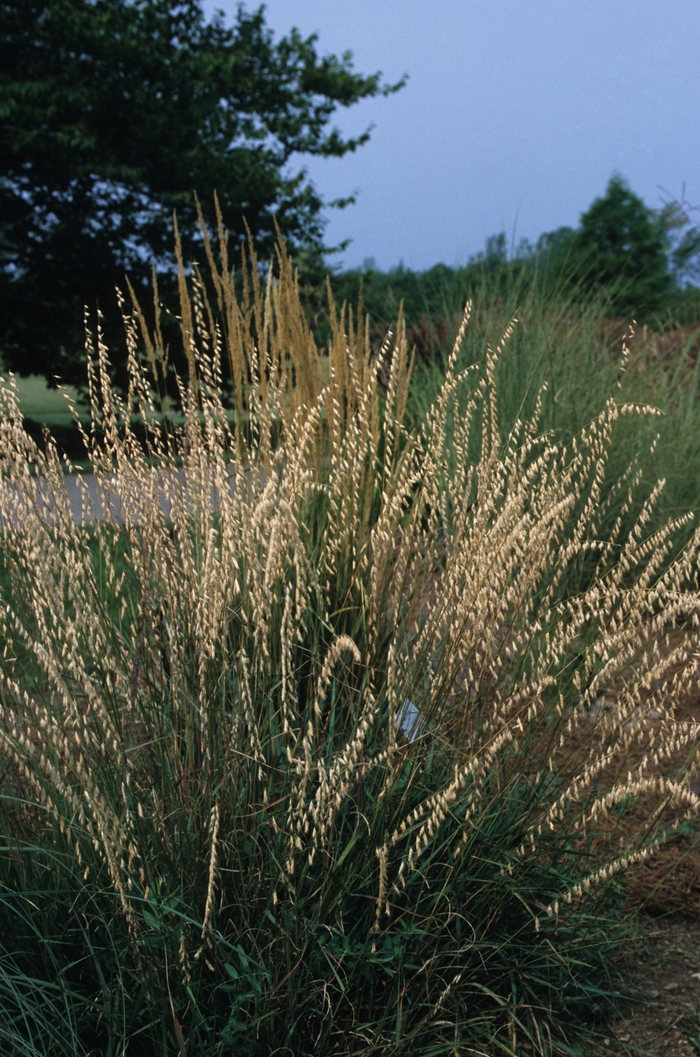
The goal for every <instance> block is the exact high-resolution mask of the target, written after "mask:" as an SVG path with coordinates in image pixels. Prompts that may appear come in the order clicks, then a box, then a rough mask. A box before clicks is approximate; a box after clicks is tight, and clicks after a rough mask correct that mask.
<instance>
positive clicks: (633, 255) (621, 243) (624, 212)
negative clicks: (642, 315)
mask: <svg viewBox="0 0 700 1057" xmlns="http://www.w3.org/2000/svg"><path fill="white" fill-rule="evenodd" d="M575 238H576V245H575V248H576V251H577V252H578V255H579V256H580V262H581V267H582V268H583V270H584V278H585V280H586V284H587V285H590V286H595V287H607V288H608V290H609V291H610V292H611V295H612V297H613V300H614V302H615V307H616V309H617V310H618V311H619V312H621V313H622V314H627V313H631V312H636V311H639V310H642V311H654V310H655V309H660V308H662V307H663V305H664V303H665V301H666V300H667V298H668V294H669V291H670V288H671V274H670V271H669V260H668V249H669V247H668V242H667V238H666V233H665V231H664V228H663V225H662V224H661V223H660V222H659V218H658V216H657V215H656V214H655V213H654V212H653V211H652V210H651V209H649V208H648V206H646V205H645V204H644V202H643V200H642V199H641V198H640V197H639V196H638V195H636V194H634V192H633V191H632V190H630V188H629V186H628V185H627V183H626V181H625V180H624V179H623V178H622V177H621V176H617V175H616V176H613V177H611V179H610V182H609V183H608V186H607V189H606V192H605V194H604V195H602V196H601V197H600V198H596V199H595V200H594V202H593V203H592V205H591V206H590V208H589V209H588V210H587V211H586V212H585V213H584V214H583V215H582V217H581V222H580V225H579V228H578V231H577V232H576V236H575Z"/></svg>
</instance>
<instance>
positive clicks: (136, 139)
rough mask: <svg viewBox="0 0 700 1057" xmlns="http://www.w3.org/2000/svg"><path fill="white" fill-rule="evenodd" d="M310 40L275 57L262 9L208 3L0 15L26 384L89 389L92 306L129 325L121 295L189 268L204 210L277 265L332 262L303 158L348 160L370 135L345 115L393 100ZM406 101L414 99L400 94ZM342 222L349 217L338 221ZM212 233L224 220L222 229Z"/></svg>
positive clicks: (13, 357) (2, 299) (19, 3)
mask: <svg viewBox="0 0 700 1057" xmlns="http://www.w3.org/2000/svg"><path fill="white" fill-rule="evenodd" d="M316 43H317V39H316V37H315V36H311V37H309V38H306V39H304V38H302V37H301V36H300V35H299V33H298V32H297V31H296V30H292V31H291V33H290V34H289V35H288V36H285V37H282V38H281V39H279V40H277V41H275V40H274V39H273V35H272V33H271V31H270V30H269V28H268V27H267V25H266V23H265V20H264V8H262V7H261V8H259V9H258V10H256V11H254V12H252V13H248V12H246V11H245V10H244V9H243V8H242V7H240V6H239V8H238V11H237V14H236V17H235V19H234V20H233V24H231V25H228V24H226V22H225V20H224V17H223V15H222V14H218V15H216V16H215V17H214V18H213V19H211V20H207V19H206V18H205V16H204V13H203V11H202V6H201V3H200V0H4V2H3V4H2V5H0V352H1V353H2V357H3V359H4V361H5V364H6V365H7V366H8V367H10V368H12V369H15V370H17V371H19V372H20V373H23V374H27V373H31V372H37V373H42V374H45V375H46V376H47V377H48V378H52V377H53V376H56V375H60V376H61V377H62V378H63V379H64V380H66V381H80V380H81V379H82V376H83V370H84V368H83V366H82V353H81V348H82V326H83V323H82V314H83V305H84V304H88V305H92V306H94V305H95V303H96V301H99V304H100V307H101V309H102V311H103V312H104V313H105V314H106V316H107V317H109V316H110V315H114V314H116V300H115V292H114V287H115V283H117V284H120V283H122V282H123V280H124V274H125V273H126V272H128V273H130V275H131V276H132V277H133V278H134V279H135V280H136V281H137V282H139V281H140V282H142V283H143V282H145V281H146V278H147V276H148V274H149V271H150V267H151V262H152V261H155V262H156V265H157V266H158V267H159V268H160V269H161V270H163V271H165V272H166V273H167V271H168V269H169V268H171V267H172V256H171V254H172V214H173V211H174V210H175V211H177V216H178V220H179V224H180V230H181V232H182V233H183V237H184V241H185V246H186V252H192V251H193V249H194V243H195V241H196V237H197V227H196V216H195V205H194V194H193V193H194V192H196V193H197V194H198V196H199V199H200V201H201V203H202V205H203V207H204V209H205V212H206V210H207V209H210V208H211V206H212V203H213V200H214V194H215V193H216V195H218V199H219V202H220V204H221V210H222V214H223V219H224V223H225V226H226V227H227V228H228V230H229V231H230V232H231V233H232V234H233V235H234V237H235V236H238V237H243V234H244V230H245V224H246V223H247V224H248V225H249V227H250V231H251V233H252V235H253V238H254V239H255V240H256V242H257V243H258V246H259V248H261V249H262V250H263V251H269V250H270V248H271V244H272V239H273V237H274V223H275V220H276V222H277V223H278V224H279V227H280V229H281V231H282V234H283V235H284V236H285V238H286V239H287V241H288V243H289V244H290V245H291V246H292V247H293V248H294V249H296V250H297V251H299V252H301V251H304V252H306V255H307V257H310V258H315V260H316V261H317V262H320V261H321V260H322V255H323V251H324V247H323V226H324V220H323V215H322V208H323V206H324V202H323V201H322V199H321V197H320V195H319V194H318V192H317V191H316V189H315V188H314V186H313V184H312V183H311V182H310V181H309V179H308V178H307V175H306V173H305V171H304V170H303V169H299V168H297V169H296V171H295V170H293V169H292V168H291V167H290V163H291V162H292V161H293V160H294V156H297V157H298V156H299V155H304V154H308V155H321V156H342V155H344V154H345V153H346V152H348V151H353V150H355V149H356V148H357V147H358V146H359V145H361V144H362V143H364V142H365V140H366V139H367V137H368V132H365V133H364V134H362V135H360V136H357V137H354V138H344V137H343V136H342V135H341V134H340V132H339V131H338V130H337V129H336V128H333V127H330V120H331V117H332V115H333V113H334V111H335V110H336V109H337V108H338V107H341V106H342V107H345V106H350V105H352V104H353V103H356V102H357V101H358V100H361V99H363V98H366V97H369V96H375V95H377V94H379V93H384V94H387V93H389V92H391V91H395V90H396V89H397V88H398V87H400V84H398V85H386V84H383V83H382V80H381V75H380V74H373V75H371V76H363V75H361V74H358V73H356V72H355V70H354V67H353V64H352V58H351V55H350V53H349V52H346V53H345V54H343V55H342V57H337V56H333V55H331V56H325V57H321V56H319V54H318V52H317V50H316ZM400 83H403V82H400ZM337 204H342V203H337ZM210 219H211V216H210Z"/></svg>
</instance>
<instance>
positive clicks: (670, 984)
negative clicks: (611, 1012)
mask: <svg viewBox="0 0 700 1057" xmlns="http://www.w3.org/2000/svg"><path fill="white" fill-rule="evenodd" d="M696 685H697V684H696ZM676 718H677V719H679V720H681V721H687V722H692V721H698V720H699V719H700V691H699V690H697V689H696V690H695V691H694V692H693V693H692V694H691V695H689V696H688V697H686V698H685V700H683V701H681V702H679V703H678V706H677V712H676ZM685 760H686V761H687V754H686V756H685ZM682 762H683V760H682V759H681V758H679V757H676V758H675V759H671V760H668V761H666V763H665V764H664V765H662V767H661V768H660V773H662V774H665V775H667V776H668V777H671V776H672V775H674V773H676V771H677V768H678V765H679V764H680V763H682ZM692 787H693V790H694V792H696V793H700V781H698V780H697V779H696V780H695V782H693V786H692ZM652 810H653V805H652V803H651V802H647V801H645V799H644V798H639V800H638V801H636V802H635V803H633V804H631V805H630V806H629V808H628V809H627V810H626V812H625V814H624V816H623V817H622V818H621V819H620V823H619V825H620V828H621V829H623V830H625V831H627V833H629V832H630V831H635V830H636V831H637V832H638V831H639V829H640V827H643V826H644V825H645V824H646V823H647V822H648V819H649V815H650V813H651V811H652ZM618 832H619V831H618ZM611 836H612V834H611ZM603 844H605V838H604V837H603ZM601 850H602V849H601ZM624 883H625V890H626V903H627V907H628V908H629V910H630V911H631V912H632V913H633V914H635V915H636V916H637V920H638V922H639V925H640V927H641V932H642V938H641V940H639V941H637V942H635V943H634V944H631V945H630V948H629V949H628V950H626V951H623V952H622V953H621V963H622V965H623V966H624V968H625V970H626V973H627V974H628V980H629V985H628V987H627V988H626V999H625V1000H624V1001H623V1002H622V1003H621V1009H620V1014H621V1015H620V1017H619V1019H617V1020H615V1021H613V1022H611V1023H609V1024H606V1025H604V1026H601V1035H602V1036H605V1035H607V1036H608V1038H601V1039H600V1040H599V1041H598V1042H595V1043H592V1044H587V1048H586V1051H585V1052H586V1057H600V1055H601V1054H615V1055H618V1057H632V1055H638V1057H641V1055H644V1057H684V1055H686V1054H700V818H698V817H696V818H694V819H693V820H692V821H691V822H684V823H683V824H682V826H681V829H680V830H679V832H678V833H677V834H674V835H673V836H672V837H671V838H670V839H669V840H668V842H667V843H666V844H665V845H664V846H663V847H662V848H661V849H660V850H659V851H658V852H657V853H656V855H654V857H653V858H651V859H647V860H646V861H644V862H642V863H639V864H637V865H636V866H634V867H632V869H631V870H630V871H629V873H628V875H627V877H626V879H625V882H624Z"/></svg>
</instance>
